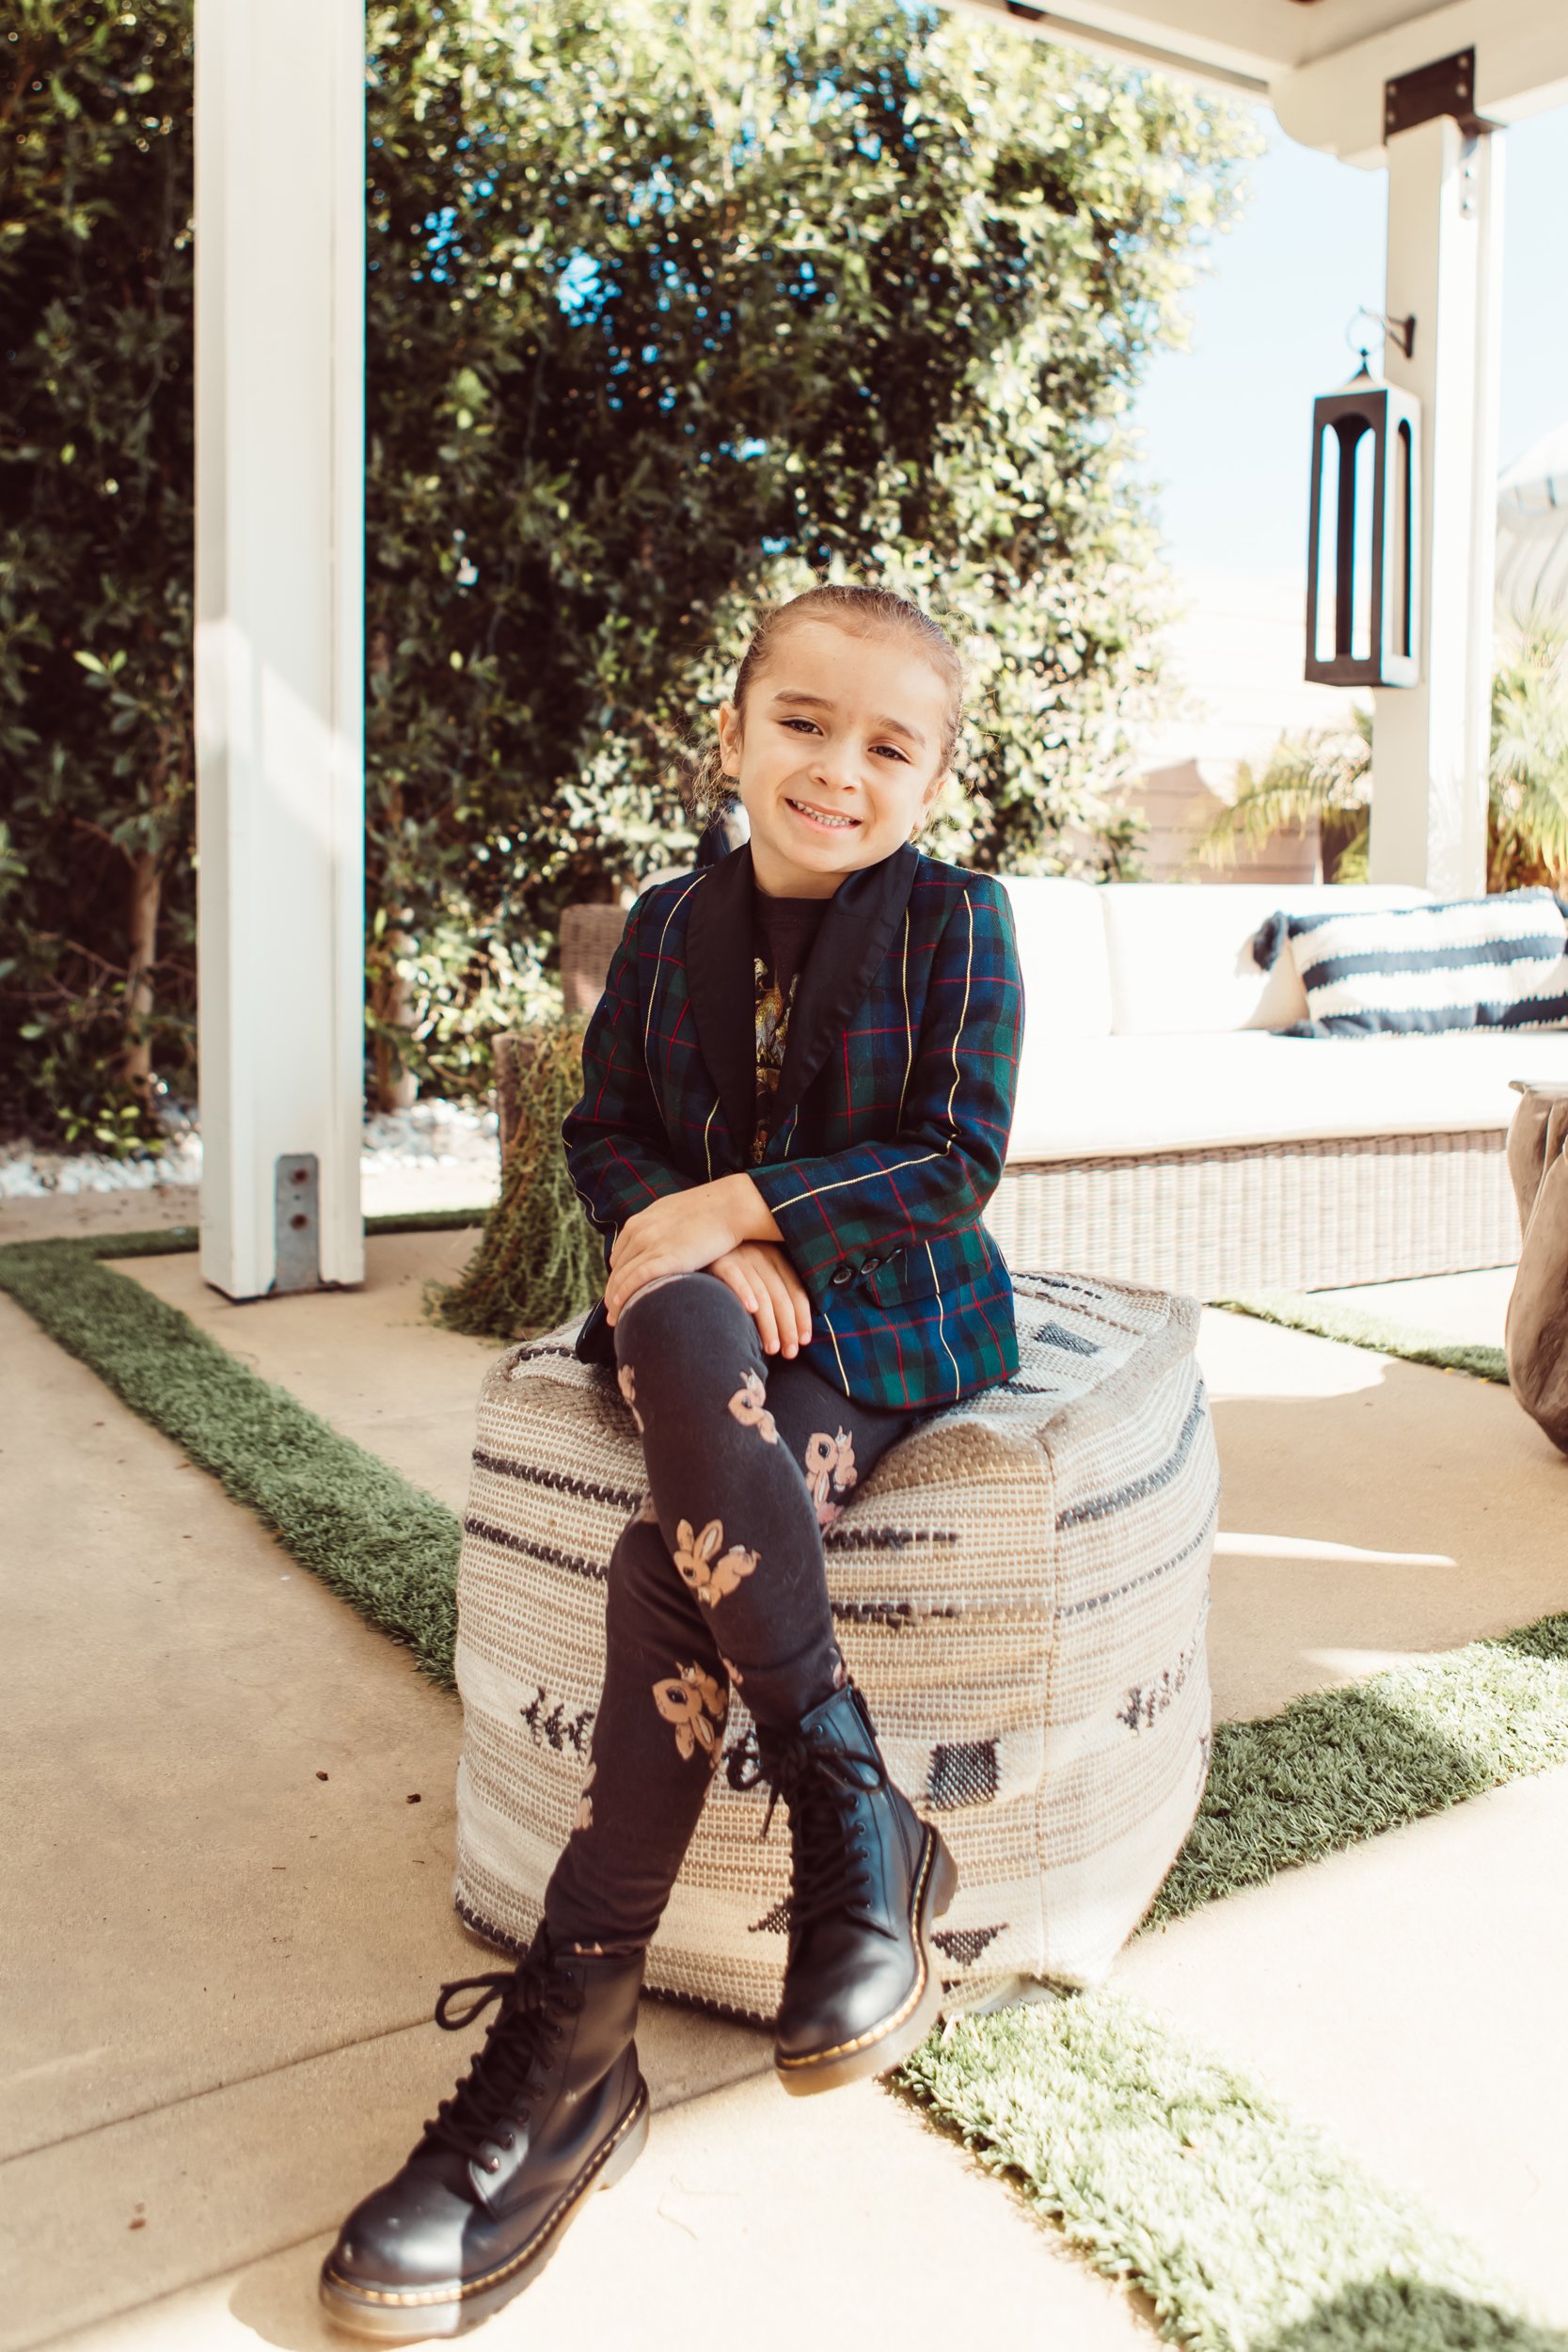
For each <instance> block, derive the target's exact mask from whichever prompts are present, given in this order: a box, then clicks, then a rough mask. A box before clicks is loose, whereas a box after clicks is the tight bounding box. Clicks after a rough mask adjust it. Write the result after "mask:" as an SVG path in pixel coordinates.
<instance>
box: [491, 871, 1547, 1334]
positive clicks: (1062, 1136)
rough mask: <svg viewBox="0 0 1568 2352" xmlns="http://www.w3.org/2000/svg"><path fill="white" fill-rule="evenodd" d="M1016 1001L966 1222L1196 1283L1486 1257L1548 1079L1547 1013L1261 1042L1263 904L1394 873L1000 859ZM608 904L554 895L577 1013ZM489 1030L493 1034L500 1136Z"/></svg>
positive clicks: (1092, 1268) (1046, 1260)
mask: <svg viewBox="0 0 1568 2352" xmlns="http://www.w3.org/2000/svg"><path fill="white" fill-rule="evenodd" d="M1006 889H1007V893H1008V896H1009V898H1010V899H1011V901H1012V906H1013V914H1014V917H1015V920H1016V922H1017V927H1018V938H1019V950H1020V958H1021V961H1022V967H1023V984H1024V996H1025V1002H1026V1012H1025V1024H1024V1026H1025V1035H1024V1046H1023V1061H1022V1070H1021V1073H1020V1083H1019V1092H1018V1105H1017V1111H1016V1115H1015V1118H1014V1121H1013V1132H1012V1139H1011V1144H1010V1147H1009V1150H1008V1153H1007V1166H1006V1174H1005V1175H1004V1177H1003V1181H1002V1184H1001V1188H1000V1190H999V1191H998V1192H997V1194H996V1197H995V1199H994V1200H993V1201H992V1203H991V1207H990V1215H989V1218H988V1222H989V1223H990V1228H991V1231H992V1232H994V1233H995V1235H996V1238H997V1240H998V1241H999V1242H1000V1243H1001V1245H1002V1248H1004V1250H1005V1251H1006V1255H1007V1258H1008V1261H1009V1263H1011V1264H1013V1265H1014V1266H1018V1267H1024V1268H1030V1269H1039V1268H1042V1267H1054V1268H1058V1269H1071V1270H1074V1271H1077V1272H1079V1273H1084V1274H1096V1275H1105V1276H1108V1277H1111V1278H1112V1279H1118V1280H1122V1281H1132V1282H1142V1283H1147V1284H1148V1285H1149V1286H1150V1287H1151V1288H1154V1289H1157V1290H1169V1291H1182V1292H1185V1293H1187V1294H1188V1295H1191V1296H1195V1297H1198V1298H1224V1297H1228V1296H1231V1295H1235V1294H1236V1293H1238V1292H1242V1291H1254V1290H1327V1289H1332V1288H1335V1287H1337V1286H1339V1285H1344V1284H1350V1283H1355V1282H1381V1281H1392V1280H1395V1279H1398V1278H1399V1277H1401V1276H1403V1275H1417V1274H1451V1273H1457V1272H1460V1271H1462V1270H1464V1269H1465V1268H1467V1267H1471V1266H1488V1265H1507V1264H1512V1263H1513V1261H1514V1260H1515V1259H1516V1258H1517V1257H1518V1254H1519V1225H1518V1216H1517V1211H1516V1209H1515V1207H1514V1200H1513V1188H1512V1186H1511V1184H1510V1182H1509V1176H1508V1165H1507V1156H1506V1150H1505V1147H1506V1143H1507V1135H1508V1123H1509V1119H1510V1117H1511V1115H1512V1112H1513V1105H1514V1104H1515V1103H1516V1101H1517V1100H1518V1098H1517V1096H1516V1095H1514V1094H1513V1093H1511V1091H1510V1089H1509V1081H1510V1080H1511V1079H1513V1078H1530V1079H1535V1080H1554V1081H1562V1082H1568V1030H1556V1031H1543V1030H1530V1031H1526V1032H1513V1033H1506V1032H1501V1031H1497V1030H1481V1031H1476V1032H1466V1033H1465V1034H1462V1035H1454V1034H1451V1033H1450V1034H1448V1035H1444V1036H1439V1037H1370V1038H1344V1037H1333V1038H1284V1037H1274V1036H1271V1035H1270V1034H1269V1032H1270V1030H1271V1029H1274V1028H1280V1027H1283V1026H1284V1025H1286V1024H1287V1023H1290V1022H1292V1021H1298V1020H1302V1019H1304V1018H1305V1017H1306V1013H1307V1000H1306V996H1305V994H1304V993H1303V991H1302V987H1301V982H1300V979H1299V977H1297V974H1296V970H1295V966H1294V964H1293V962H1292V961H1291V957H1290V956H1289V955H1288V954H1286V955H1281V956H1280V957H1279V959H1278V961H1276V962H1275V966H1274V968H1273V970H1272V971H1270V972H1267V973H1265V972H1261V971H1259V968H1258V965H1257V963H1256V962H1255V961H1254V959H1253V955H1252V949H1251V941H1252V938H1253V934H1254V933H1255V932H1256V931H1257V930H1258V929H1259V926H1260V925H1261V924H1262V923H1263V921H1264V920H1265V918H1266V917H1267V916H1268V915H1270V914H1273V913H1274V912H1275V909H1276V908H1283V909H1284V910H1285V911H1286V912H1287V913H1289V914H1312V913H1318V912H1326V911H1327V910H1328V909H1329V908H1331V907H1339V908H1353V907H1362V908H1365V909H1367V910H1368V911H1369V912H1370V911H1372V910H1374V909H1377V908H1381V907H1401V906H1417V905H1419V904H1420V903H1421V902H1422V901H1423V900H1424V899H1426V898H1430V897H1431V896H1432V894H1431V893H1430V892H1428V891H1423V890H1417V889H1413V888H1404V887H1399V886H1395V885H1387V886H1379V885H1376V884H1358V883H1350V884H1345V885H1340V884H1328V885H1325V884H1323V883H1316V884H1314V883H1296V884H1290V883H1284V884H1281V883H1275V882H1260V883H1252V882H1225V883H1218V882H1109V883H1094V882H1065V881H1047V880H1035V879H1020V880H1011V881H1008V882H1006ZM625 919H626V918H625V915H624V914H623V913H622V911H621V909H620V908H618V907H610V906H581V907H569V908H568V909H567V910H566V913H565V917H564V919H563V922H562V979H563V983H564V986H565V993H566V1000H567V1003H568V1006H569V1007H570V1008H572V1009H576V1010H579V1011H587V1010H590V1009H592V1007H593V1005H594V1003H595V1001H596V1000H597V997H598V994H599V992H600V990H601V989H602V987H603V985H604V978H605V974H606V971H607V970H608V968H609V964H610V956H611V954H612V953H613V950H614V947H615V944H616V941H617V940H618V939H619V937H620V934H621V927H622V925H623V923H624V921H625ZM511 1050H512V1041H510V1040H505V1039H503V1040H499V1041H498V1064H499V1073H500V1081H501V1094H502V1133H503V1135H505V1134H507V1133H510V1132H511V1124H512V1122H511V1120H510V1119H509V1117H508V1115H507V1108H506V1097H507V1093H508V1073H509V1062H508V1055H509V1054H510V1051H511Z"/></svg>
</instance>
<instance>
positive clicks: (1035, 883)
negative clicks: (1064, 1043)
mask: <svg viewBox="0 0 1568 2352" xmlns="http://www.w3.org/2000/svg"><path fill="white" fill-rule="evenodd" d="M1000 879H1001V882H1002V886H1003V888H1004V889H1005V890H1006V894H1007V897H1008V899H1009V900H1010V902H1011V905H1012V910H1013V923H1014V926H1015V928H1016V930H1017V932H1018V957H1019V963H1020V966H1021V968H1022V974H1023V1003H1024V1021H1025V1025H1026V1026H1027V1028H1028V1029H1029V1030H1030V1031H1032V1032H1033V1033H1034V1034H1035V1035H1040V1034H1043V1033H1046V1032H1049V1034H1050V1035H1051V1036H1052V1037H1109V1036H1110V1034H1111V975H1110V966H1109V963H1108V961H1107V959H1106V953H1105V926H1104V923H1103V921H1102V920H1101V912H1100V901H1101V898H1102V897H1103V896H1104V893H1103V891H1102V890H1101V887H1100V885H1099V883H1097V882H1068V881H1065V880H1059V879H1057V878H1054V877H1051V876H1044V875H1037V874H1025V875H1004V876H1002V877H1000Z"/></svg>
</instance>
